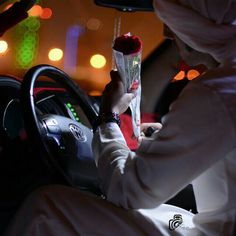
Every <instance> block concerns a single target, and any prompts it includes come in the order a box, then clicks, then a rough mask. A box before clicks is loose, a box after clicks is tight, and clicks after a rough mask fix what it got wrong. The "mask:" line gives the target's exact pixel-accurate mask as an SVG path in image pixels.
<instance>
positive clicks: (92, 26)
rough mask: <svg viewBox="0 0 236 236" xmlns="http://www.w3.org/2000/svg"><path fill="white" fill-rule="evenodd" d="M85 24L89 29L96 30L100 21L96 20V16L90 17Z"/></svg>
mask: <svg viewBox="0 0 236 236" xmlns="http://www.w3.org/2000/svg"><path fill="white" fill-rule="evenodd" d="M86 26H87V28H88V29H89V30H98V29H99V28H100V26H101V22H100V20H98V19H96V18H90V19H89V20H88V21H87V24H86Z"/></svg>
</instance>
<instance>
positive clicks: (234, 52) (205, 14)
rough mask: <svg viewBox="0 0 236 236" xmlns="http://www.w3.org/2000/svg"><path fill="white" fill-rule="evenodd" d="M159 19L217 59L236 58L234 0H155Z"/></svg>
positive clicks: (185, 40) (235, 7)
mask: <svg viewBox="0 0 236 236" xmlns="http://www.w3.org/2000/svg"><path fill="white" fill-rule="evenodd" d="M153 4H154V8H155V11H156V13H157V15H158V16H159V17H160V19H161V20H162V21H163V22H164V23H165V24H166V25H167V26H168V27H169V28H170V29H171V30H172V31H173V32H174V33H175V34H176V35H177V36H178V37H179V38H180V39H181V40H182V41H184V42H185V43H186V44H188V45H189V46H190V47H192V48H194V49H196V50H198V51H200V52H204V53H208V54H210V55H212V56H213V57H214V58H215V59H216V60H217V61H219V62H223V61H226V60H232V59H234V60H235V59H236V0H154V2H153Z"/></svg>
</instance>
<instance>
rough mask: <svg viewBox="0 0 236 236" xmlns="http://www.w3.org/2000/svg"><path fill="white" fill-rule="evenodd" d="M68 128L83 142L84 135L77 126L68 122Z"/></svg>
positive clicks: (84, 139)
mask: <svg viewBox="0 0 236 236" xmlns="http://www.w3.org/2000/svg"><path fill="white" fill-rule="evenodd" d="M69 128H70V131H71V133H72V134H73V135H74V137H75V138H76V139H78V140H79V141H80V142H85V141H86V140H87V139H86V136H85V135H84V133H83V131H82V129H81V128H80V127H79V126H77V125H74V124H70V125H69Z"/></svg>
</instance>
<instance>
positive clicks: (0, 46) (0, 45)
mask: <svg viewBox="0 0 236 236" xmlns="http://www.w3.org/2000/svg"><path fill="white" fill-rule="evenodd" d="M7 49H8V44H7V42H6V41H4V40H0V54H4V53H5V52H6V51H7Z"/></svg>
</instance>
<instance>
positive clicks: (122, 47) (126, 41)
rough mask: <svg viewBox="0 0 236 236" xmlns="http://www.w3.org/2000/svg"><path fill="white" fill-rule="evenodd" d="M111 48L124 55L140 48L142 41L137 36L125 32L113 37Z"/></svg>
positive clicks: (135, 51)
mask: <svg viewBox="0 0 236 236" xmlns="http://www.w3.org/2000/svg"><path fill="white" fill-rule="evenodd" d="M113 48H114V49H115V50H116V51H119V52H122V53H123V54H124V55H129V54H133V53H137V52H139V51H140V50H141V48H142V41H141V40H140V38H139V37H137V36H130V35H127V34H125V35H122V36H120V37H117V38H116V39H115V42H114V46H113Z"/></svg>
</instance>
